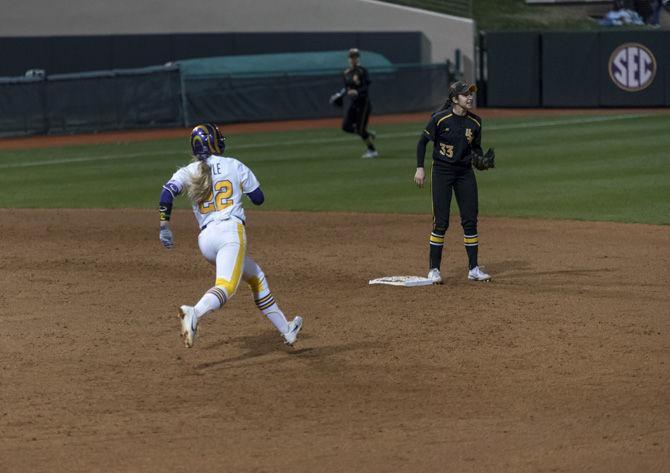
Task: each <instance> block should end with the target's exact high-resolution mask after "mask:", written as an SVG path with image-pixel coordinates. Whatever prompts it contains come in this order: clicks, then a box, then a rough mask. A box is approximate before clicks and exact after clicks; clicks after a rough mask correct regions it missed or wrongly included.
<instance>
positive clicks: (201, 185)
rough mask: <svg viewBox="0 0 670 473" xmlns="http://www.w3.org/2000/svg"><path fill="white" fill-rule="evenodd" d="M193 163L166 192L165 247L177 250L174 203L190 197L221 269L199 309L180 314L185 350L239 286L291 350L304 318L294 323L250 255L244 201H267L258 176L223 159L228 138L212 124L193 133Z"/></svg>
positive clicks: (201, 240)
mask: <svg viewBox="0 0 670 473" xmlns="http://www.w3.org/2000/svg"><path fill="white" fill-rule="evenodd" d="M191 148H192V151H193V156H194V158H195V160H194V162H192V163H191V164H189V165H187V166H185V167H183V168H181V169H179V170H178V171H177V172H175V173H174V175H173V176H172V178H171V179H170V180H169V181H168V182H167V183H166V184H165V185H164V186H163V191H162V193H161V199H160V204H159V210H160V220H161V229H160V233H159V238H160V241H161V243H162V244H163V246H165V247H166V248H172V246H173V238H172V231H171V230H170V227H169V223H168V222H169V220H170V213H171V211H172V201H173V199H174V198H175V197H176V196H178V195H179V194H181V193H182V192H183V191H186V192H187V193H188V195H189V197H190V198H191V200H192V201H193V213H194V214H195V218H196V220H197V221H198V225H199V227H200V230H201V231H200V235H199V236H198V245H199V246H200V251H201V252H202V254H203V256H204V257H205V258H206V259H207V261H209V262H211V263H213V264H215V265H216V282H215V284H214V287H212V288H211V289H209V290H208V291H207V292H206V293H205V294H204V295H203V296H202V298H201V299H200V301H198V303H197V304H195V306H188V305H183V306H181V307H180V308H179V314H178V315H179V317H180V319H181V336H182V338H183V339H184V344H185V345H186V347H189V348H190V347H192V346H193V343H194V341H195V337H196V333H197V327H198V322H199V320H200V318H201V317H202V316H204V315H205V314H208V313H209V312H212V311H214V310H217V309H219V308H221V307H223V305H224V304H225V303H226V302H227V301H228V300H229V299H230V298H231V297H233V295H234V294H235V291H237V287H238V285H239V283H240V280H243V281H244V282H246V283H247V284H248V285H249V287H250V288H251V292H252V293H253V296H254V301H255V303H256V306H257V307H258V308H259V309H260V310H261V312H263V314H265V315H266V316H267V317H268V319H270V321H271V322H272V323H273V324H274V325H275V327H277V330H279V332H280V333H281V334H282V336H283V337H284V342H285V343H286V344H288V345H292V344H293V343H294V342H295V341H296V339H297V336H298V332H300V329H301V328H302V318H301V317H299V316H296V317H295V318H294V319H293V320H292V321H291V322H288V321H287V320H286V317H285V316H284V313H283V312H282V311H281V310H280V309H279V306H278V305H277V303H276V302H275V300H274V297H273V296H272V293H271V292H270V288H269V287H268V284H267V281H266V279H265V274H264V273H263V270H262V269H261V268H260V266H258V264H257V263H256V262H255V261H254V260H253V259H252V258H251V257H250V256H247V254H246V246H247V237H246V232H245V227H244V222H245V216H244V209H243V208H242V196H243V195H244V194H246V195H247V196H248V197H249V199H250V200H251V201H252V202H253V203H254V204H256V205H261V204H262V203H263V201H264V196H263V192H262V191H261V189H260V184H259V183H258V180H257V179H256V176H254V173H253V172H252V171H251V169H249V168H248V167H247V166H245V165H244V164H243V163H241V162H240V161H238V160H236V159H234V158H227V157H223V156H221V154H222V153H223V150H224V148H225V143H224V137H223V135H222V134H221V132H220V131H219V129H218V128H217V127H216V125H213V124H210V123H208V124H204V125H198V126H196V127H195V128H194V129H193V131H192V132H191Z"/></svg>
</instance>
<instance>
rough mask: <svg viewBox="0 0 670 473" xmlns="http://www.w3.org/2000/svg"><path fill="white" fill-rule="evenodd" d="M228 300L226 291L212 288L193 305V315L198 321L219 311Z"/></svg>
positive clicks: (215, 287)
mask: <svg viewBox="0 0 670 473" xmlns="http://www.w3.org/2000/svg"><path fill="white" fill-rule="evenodd" d="M227 300H228V296H227V295H226V291H224V290H223V289H221V288H220V287H217V286H214V287H213V288H211V289H210V290H209V291H207V292H206V293H205V294H204V295H203V296H202V297H201V298H200V300H199V301H198V303H197V304H196V305H195V315H196V317H198V319H200V317H202V316H203V315H205V314H208V313H210V312H212V311H214V310H217V309H220V308H221V307H223V305H224V304H225V303H226V301H227Z"/></svg>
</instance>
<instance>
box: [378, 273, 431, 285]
mask: <svg viewBox="0 0 670 473" xmlns="http://www.w3.org/2000/svg"><path fill="white" fill-rule="evenodd" d="M368 284H370V285H373V284H388V285H389V286H405V287H415V286H430V285H431V284H433V281H432V280H430V279H428V278H424V277H421V276H386V277H383V278H377V279H371V280H370V282H369V283H368Z"/></svg>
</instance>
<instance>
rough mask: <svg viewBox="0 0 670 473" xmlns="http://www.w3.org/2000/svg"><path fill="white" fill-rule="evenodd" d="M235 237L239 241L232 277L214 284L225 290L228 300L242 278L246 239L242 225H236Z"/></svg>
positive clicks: (218, 280) (218, 279)
mask: <svg viewBox="0 0 670 473" xmlns="http://www.w3.org/2000/svg"><path fill="white" fill-rule="evenodd" d="M237 236H238V238H239V240H240V249H239V250H238V252H237V257H236V258H235V266H234V267H233V276H232V278H231V279H230V281H229V280H227V279H224V278H217V279H216V283H215V284H216V285H217V286H222V287H223V288H224V289H225V290H226V293H227V294H228V298H229V299H230V298H231V297H232V296H233V294H235V291H236V290H237V286H238V285H239V284H240V278H241V277H242V268H243V267H244V255H245V254H246V238H245V234H244V225H242V224H241V223H238V224H237Z"/></svg>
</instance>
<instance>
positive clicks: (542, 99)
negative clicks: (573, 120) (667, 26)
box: [482, 30, 670, 108]
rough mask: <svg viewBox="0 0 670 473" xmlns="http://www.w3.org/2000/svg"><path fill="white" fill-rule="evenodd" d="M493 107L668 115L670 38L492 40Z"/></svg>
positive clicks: (489, 78) (664, 34) (489, 89)
mask: <svg viewBox="0 0 670 473" xmlns="http://www.w3.org/2000/svg"><path fill="white" fill-rule="evenodd" d="M482 44H484V45H485V48H486V65H487V67H486V69H487V74H486V81H485V83H486V87H485V89H484V94H485V95H484V96H483V98H484V99H485V102H486V105H487V106H490V107H558V108H560V107H670V32H668V31H641V30H632V31H631V30H629V31H599V32H573V33H565V32H545V33H537V32H523V33H518V32H517V33H512V32H509V33H507V32H505V33H488V34H486V35H485V37H484V38H483V41H482Z"/></svg>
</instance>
